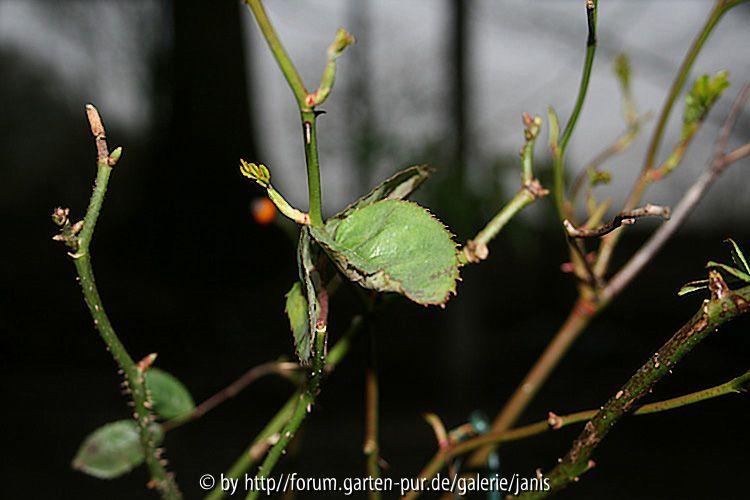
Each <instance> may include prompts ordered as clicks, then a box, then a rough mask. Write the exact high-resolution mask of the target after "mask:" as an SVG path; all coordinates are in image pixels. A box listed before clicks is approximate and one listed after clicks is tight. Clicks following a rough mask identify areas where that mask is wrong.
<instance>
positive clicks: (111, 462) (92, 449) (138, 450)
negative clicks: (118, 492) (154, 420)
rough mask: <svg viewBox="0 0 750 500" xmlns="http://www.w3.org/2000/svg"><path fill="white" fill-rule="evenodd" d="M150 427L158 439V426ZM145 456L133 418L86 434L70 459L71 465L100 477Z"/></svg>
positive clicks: (114, 474) (122, 469)
mask: <svg viewBox="0 0 750 500" xmlns="http://www.w3.org/2000/svg"><path fill="white" fill-rule="evenodd" d="M152 428H153V432H154V435H155V437H156V441H157V442H161V440H162V438H163V437H164V432H163V431H162V429H161V426H159V425H157V424H154V425H153V427H152ZM144 458H145V457H144V454H143V446H142V445H141V437H140V434H139V432H138V425H137V424H136V423H135V421H133V420H118V421H117V422H112V423H109V424H106V425H103V426H102V427H99V428H98V429H97V430H95V431H94V432H92V433H91V434H89V435H88V437H86V439H85V440H84V441H83V444H82V445H81V447H80V448H79V450H78V453H77V454H76V456H75V458H74V459H73V468H74V469H77V470H80V471H82V472H84V473H86V474H88V475H89V476H94V477H97V478H99V479H114V478H116V477H119V476H122V475H123V474H125V473H127V472H130V471H131V470H133V469H134V468H135V467H137V466H139V465H140V464H141V463H142V462H143V460H144Z"/></svg>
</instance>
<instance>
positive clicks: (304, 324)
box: [284, 281, 310, 363]
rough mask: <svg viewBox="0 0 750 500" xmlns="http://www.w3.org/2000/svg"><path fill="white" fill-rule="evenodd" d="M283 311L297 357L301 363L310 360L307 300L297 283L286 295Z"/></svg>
mask: <svg viewBox="0 0 750 500" xmlns="http://www.w3.org/2000/svg"><path fill="white" fill-rule="evenodd" d="M284 310H285V311H286V315H287V317H288V318H289V326H290V327H291V328H292V335H293V336H294V348H295V350H296V352H297V357H299V359H300V361H302V362H303V363H304V362H307V361H308V360H309V359H310V322H309V318H308V317H307V316H308V310H307V299H306V298H305V295H304V294H303V292H302V285H301V284H300V283H299V281H298V282H296V283H295V284H294V285H292V289H291V290H289V293H287V294H286V307H285V309H284Z"/></svg>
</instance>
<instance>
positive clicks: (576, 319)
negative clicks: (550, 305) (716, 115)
mask: <svg viewBox="0 0 750 500" xmlns="http://www.w3.org/2000/svg"><path fill="white" fill-rule="evenodd" d="M749 96H750V84H748V85H745V86H744V87H743V89H742V91H741V92H740V94H739V95H738V97H737V98H736V100H735V102H734V104H733V105H732V109H731V110H730V112H729V115H728V116H727V119H726V121H725V123H724V125H723V126H722V129H721V131H720V133H719V136H718V137H719V142H717V147H716V148H715V149H714V151H715V154H716V152H717V151H718V152H719V157H721V151H723V149H721V148H720V147H719V146H720V145H721V144H726V141H728V137H729V135H728V134H729V131H730V130H731V128H732V126H733V125H734V123H735V122H736V120H737V117H738V116H739V112H740V110H741V109H742V106H743V105H744V102H745V100H747V99H748V98H749ZM714 161H716V156H715V157H714V160H712V165H714ZM719 165H721V162H719V163H717V164H716V167H712V168H709V169H708V170H707V171H706V172H704V174H703V175H701V176H700V178H698V180H697V181H696V183H695V184H694V185H693V186H692V187H691V188H690V189H689V190H688V191H687V192H686V193H685V195H684V196H683V197H682V199H681V200H680V202H679V203H678V204H677V206H676V207H675V209H674V211H673V213H672V218H671V220H670V222H669V223H668V224H662V225H661V226H659V229H658V230H657V231H656V232H655V233H654V234H653V236H652V237H651V238H650V239H649V241H648V242H647V243H646V244H645V245H643V246H642V247H641V249H640V250H639V251H638V252H637V253H636V254H635V255H634V256H633V258H631V259H630V261H629V262H628V263H627V264H626V265H625V266H623V268H622V270H621V271H620V272H619V273H617V274H616V275H615V276H614V277H613V278H612V279H611V280H610V281H609V283H608V284H607V286H606V287H605V288H604V289H603V290H601V291H600V292H599V294H598V296H597V297H593V296H590V295H586V294H581V295H580V296H579V298H578V300H577V301H576V303H575V304H574V305H573V307H572V308H571V311H570V314H569V315H568V318H567V319H566V320H565V322H564V323H563V325H562V327H561V328H560V330H559V331H558V332H557V333H556V334H555V337H554V338H553V339H552V341H551V342H550V343H549V344H548V345H547V347H546V348H545V350H544V352H543V353H542V355H541V356H540V357H539V359H538V360H537V361H536V363H535V364H534V366H533V367H532V368H531V370H529V373H528V374H527V375H526V377H524V379H523V380H522V381H521V383H520V385H519V386H518V387H517V388H516V390H515V391H514V392H513V395H512V396H511V397H510V399H508V401H507V402H506V403H505V405H504V406H503V408H502V409H501V410H500V413H498V415H497V416H496V417H495V420H494V421H493V424H492V430H493V431H494V432H502V431H505V430H507V429H510V427H511V426H512V425H513V424H514V423H515V422H516V421H517V420H518V418H519V417H520V416H521V413H522V412H523V411H524V409H525V408H526V407H527V406H528V404H529V403H530V402H531V400H532V399H534V396H535V395H536V393H537V392H538V391H539V389H540V388H541V386H542V385H543V384H544V381H545V380H547V378H548V377H549V375H550V374H551V373H552V370H554V369H555V367H556V366H557V364H558V363H559V362H560V360H561V359H562V358H563V356H565V354H566V353H567V352H568V349H569V348H570V346H571V345H572V344H573V342H575V340H576V339H577V338H578V336H579V335H580V334H581V333H582V332H583V331H584V330H585V329H586V327H587V326H588V324H589V323H590V322H591V320H592V319H593V318H594V316H596V315H597V314H598V313H599V312H601V311H602V310H603V309H604V308H606V307H607V305H609V303H610V302H611V301H612V300H613V299H614V298H615V297H616V296H617V295H619V293H620V292H621V291H622V290H623V289H624V288H625V287H627V285H628V284H630V282H631V281H632V280H633V278H635V276H636V275H638V274H639V273H640V271H641V270H642V269H643V267H645V266H646V264H647V263H648V262H650V261H651V259H652V257H653V256H654V255H655V254H656V253H657V252H658V251H659V250H660V249H661V248H662V246H664V244H665V243H666V242H667V241H668V240H669V238H671V237H672V235H673V234H674V233H675V232H676V231H677V229H679V227H680V226H681V225H682V223H683V222H684V221H685V219H686V218H687V216H688V215H689V214H690V212H691V211H692V209H693V208H694V207H695V206H696V205H697V204H698V202H699V201H700V200H701V199H702V198H703V196H704V195H705V193H706V191H707V190H708V188H709V187H710V186H711V185H712V184H713V183H714V181H715V180H716V179H717V178H718V177H719V176H720V175H721V173H722V172H723V171H724V168H725V167H726V166H724V167H722V168H719ZM605 241H606V240H605ZM491 451H492V448H491V447H485V448H483V449H481V450H480V451H478V452H477V453H475V454H474V455H472V457H471V459H470V462H469V464H470V465H471V466H473V467H478V466H480V465H481V464H482V463H484V461H485V460H486V457H487V456H488V455H489V453H490V452H491Z"/></svg>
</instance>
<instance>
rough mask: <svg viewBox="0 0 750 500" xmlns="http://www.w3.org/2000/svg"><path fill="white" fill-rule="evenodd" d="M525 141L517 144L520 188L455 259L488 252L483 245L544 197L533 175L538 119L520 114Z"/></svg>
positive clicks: (471, 258) (483, 256)
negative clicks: (520, 145)
mask: <svg viewBox="0 0 750 500" xmlns="http://www.w3.org/2000/svg"><path fill="white" fill-rule="evenodd" d="M523 122H524V127H525V128H524V138H525V142H524V145H523V147H521V189H519V191H518V193H516V195H515V196H514V197H513V199H511V200H510V201H509V202H508V203H507V204H506V205H505V206H504V207H503V208H502V209H500V211H499V212H498V213H497V214H496V215H495V216H494V217H493V218H492V220H490V221H489V222H488V223H487V225H486V226H485V227H484V228H483V229H482V230H481V231H479V232H478V233H477V235H476V236H475V237H474V238H473V239H472V240H469V242H468V243H467V244H466V246H465V247H464V248H463V250H462V251H461V253H459V256H458V259H459V262H460V263H461V264H468V263H476V262H479V261H481V260H484V259H486V258H487V256H488V255H489V250H488V248H487V244H488V243H489V242H490V241H492V240H493V239H494V238H495V236H497V235H498V233H499V232H500V231H501V230H502V229H503V228H504V227H505V225H506V224H507V223H508V222H510V220H511V219H512V218H513V217H515V216H516V215H517V214H518V213H519V212H520V211H521V210H523V209H524V208H526V206H527V205H529V204H531V203H533V202H534V201H535V200H536V199H538V198H542V197H544V196H547V194H548V191H547V190H546V189H544V188H543V187H542V185H541V184H540V183H539V181H538V180H537V179H536V177H534V145H535V144H536V138H537V137H538V136H539V131H540V130H541V126H542V119H541V118H539V117H538V116H537V117H534V118H532V117H531V116H529V115H528V114H526V113H524V115H523Z"/></svg>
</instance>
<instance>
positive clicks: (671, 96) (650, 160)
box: [643, 0, 736, 172]
mask: <svg viewBox="0 0 750 500" xmlns="http://www.w3.org/2000/svg"><path fill="white" fill-rule="evenodd" d="M735 3H736V2H735ZM731 7H733V5H730V6H727V2H726V1H725V0H718V1H717V2H716V3H715V4H714V7H713V9H711V12H710V14H709V15H708V18H707V19H706V22H705V24H704V25H703V28H702V29H701V31H700V33H699V34H698V36H697V37H696V38H695V40H693V44H692V45H691V46H690V50H688V53H687V54H686V55H685V59H683V61H682V64H680V68H679V69H678V70H677V75H676V77H675V79H674V81H673V82H672V86H671V87H670V88H669V93H668V94H667V99H666V100H665V101H664V105H663V106H662V109H661V112H660V113H659V118H658V119H657V121H656V126H655V128H654V133H653V135H652V136H651V141H650V142H649V145H648V149H647V150H646V159H645V161H644V163H643V171H644V172H645V171H648V170H651V169H652V168H653V167H654V164H655V163H656V155H657V154H658V153H659V148H660V146H661V142H662V139H663V138H664V132H665V131H666V128H667V122H668V121H669V116H670V115H671V114H672V109H673V108H674V105H675V102H676V101H677V97H678V96H679V95H680V92H681V91H682V88H683V87H684V86H685V81H686V80H687V78H688V76H689V75H690V70H691V69H692V67H693V63H695V60H696V58H697V57H698V54H700V52H701V50H702V49H703V46H704V45H705V43H706V40H708V37H709V36H710V35H711V32H712V31H713V29H714V28H715V27H716V25H717V23H718V22H719V20H720V19H721V16H723V15H724V13H725V12H726V11H727V10H729V9H730V8H731Z"/></svg>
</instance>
